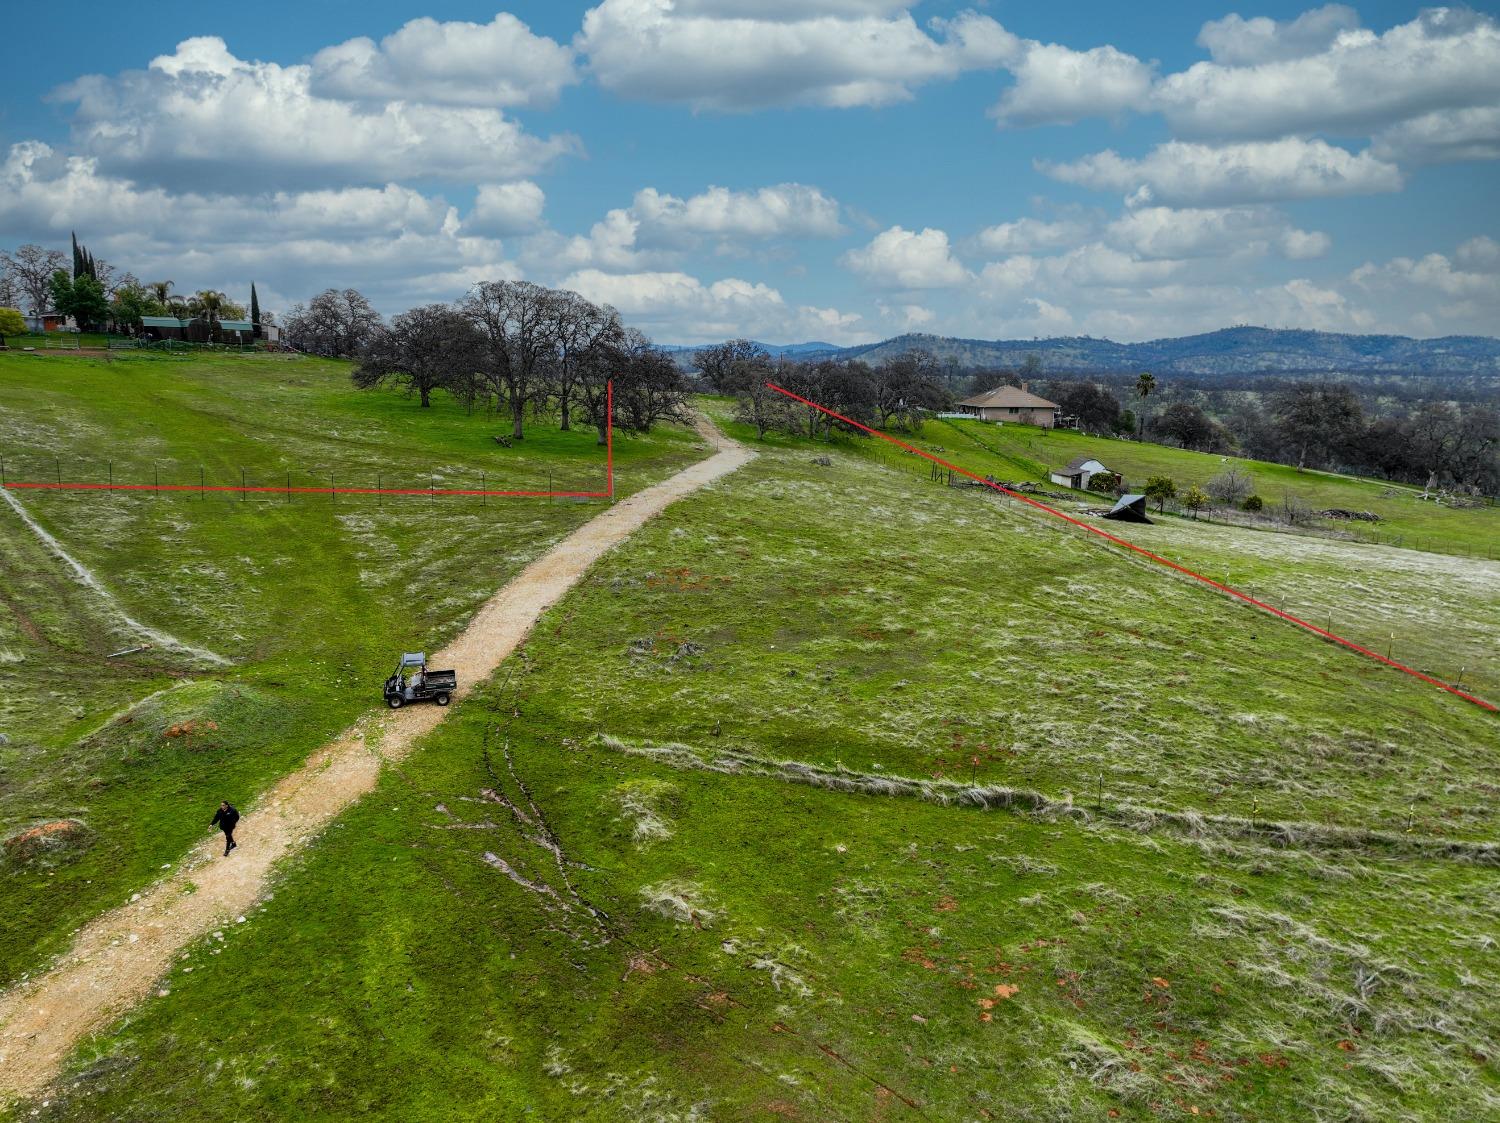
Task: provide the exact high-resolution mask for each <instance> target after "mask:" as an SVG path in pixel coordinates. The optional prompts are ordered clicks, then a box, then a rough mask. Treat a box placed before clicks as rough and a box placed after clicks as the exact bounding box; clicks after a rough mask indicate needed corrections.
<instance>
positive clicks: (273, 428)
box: [0, 355, 702, 980]
mask: <svg viewBox="0 0 1500 1123" xmlns="http://www.w3.org/2000/svg"><path fill="white" fill-rule="evenodd" d="M496 428H497V425H496V424H495V423H494V422H491V421H488V420H486V419H485V418H483V417H478V416H472V417H471V416H467V415H465V414H464V413H463V411H462V410H461V409H459V408H457V407H456V406H455V405H454V404H453V403H451V402H448V401H446V400H445V399H441V398H440V399H439V400H438V401H437V404H436V405H435V406H434V408H432V409H431V410H428V411H422V410H420V409H419V408H418V407H417V405H416V403H415V402H414V401H413V400H410V399H406V398H402V397H400V396H399V395H395V394H386V393H359V392H356V391H354V390H353V389H352V388H351V387H350V386H349V385H348V381H347V367H346V366H345V365H344V364H340V363H334V362H323V361H314V360H287V359H282V358H278V357H269V356H268V357H259V358H239V357H220V358H209V359H203V358H199V359H191V360H189V359H168V358H152V357H141V358H133V359H130V360H117V361H115V362H113V363H108V364H106V363H103V362H101V361H95V360H89V359H83V358H76V357H75V358H67V357H61V356H44V357H43V356H21V355H5V356H0V438H3V444H4V453H3V455H4V456H5V457H6V466H7V471H8V472H9V473H11V474H10V478H11V479H15V478H17V475H18V474H20V471H19V470H20V469H25V468H31V467H35V466H36V464H37V460H38V453H39V452H40V450H43V449H54V448H55V449H58V450H59V454H60V455H62V457H63V465H64V474H65V476H66V477H69V478H95V477H97V478H104V469H103V466H102V465H101V464H100V463H99V461H100V460H102V459H107V458H113V459H114V460H115V478H116V479H117V480H118V479H122V478H132V476H133V477H134V478H141V475H142V473H144V474H145V478H148V479H149V478H150V463H151V460H152V459H157V460H159V461H160V462H161V463H162V465H163V478H164V479H170V478H173V476H174V475H176V476H183V475H186V476H188V477H190V478H191V479H192V480H193V481H194V482H196V477H197V469H196V465H197V464H199V463H203V464H205V465H206V468H205V471H206V474H207V475H208V476H209V478H213V477H215V476H218V477H220V478H224V477H226V476H228V477H232V478H234V479H236V480H237V479H238V475H239V471H238V466H239V465H241V464H245V465H248V466H250V468H251V472H252V478H254V477H255V475H257V474H259V475H265V474H270V473H272V472H273V471H275V470H277V469H278V468H281V467H282V466H284V465H287V464H292V465H297V466H298V467H299V468H304V467H306V466H311V465H316V466H318V467H319V468H328V467H332V468H333V469H334V470H335V471H336V472H337V473H339V475H340V476H341V477H344V478H347V479H351V480H352V479H359V478H360V476H361V475H362V474H364V475H369V476H370V477H371V480H370V482H372V483H373V482H374V469H375V466H376V465H380V466H382V470H383V471H384V472H385V479H386V480H387V481H389V480H390V479H391V477H393V476H394V477H396V478H398V479H402V478H410V479H417V478H421V479H423V480H425V478H426V476H427V473H428V472H429V471H434V472H437V473H439V474H440V475H441V476H442V477H445V478H446V479H448V480H452V481H458V480H463V481H467V480H469V479H470V478H472V479H473V480H474V481H475V482H476V483H477V482H478V480H479V478H480V473H481V472H485V473H487V474H488V479H489V481H490V482H491V485H492V486H494V484H495V482H496V481H498V480H503V481H505V484H507V485H508V484H511V483H517V484H520V485H521V486H527V485H529V484H532V483H534V482H536V481H537V480H538V479H540V480H542V481H543V482H545V479H546V476H547V473H548V472H549V471H551V472H552V473H554V474H555V476H556V477H557V479H558V480H559V481H560V482H561V481H563V480H567V481H569V482H574V483H581V484H584V485H585V486H596V481H598V480H600V479H601V478H602V459H603V458H602V455H601V454H600V451H599V450H598V449H597V448H596V447H595V445H594V438H593V434H592V433H590V432H575V433H571V434H559V433H557V432H555V431H553V430H552V428H551V427H550V426H548V425H544V424H537V425H534V426H533V428H532V429H531V431H530V435H529V436H528V438H527V440H526V441H525V443H524V445H522V446H520V447H518V448H516V449H512V450H507V449H503V448H501V447H500V446H498V445H496V444H495V443H494V442H493V441H491V440H489V434H490V433H492V432H494V431H495V430H496ZM701 444H702V442H701V441H699V440H698V439H697V438H696V437H695V436H693V435H691V434H687V433H685V432H683V431H680V430H678V431H666V430H662V431H659V432H657V433H655V434H653V435H652V436H651V437H650V438H648V439H641V438H632V437H626V438H622V439H620V440H618V441H617V460H618V469H619V486H620V490H621V492H622V493H626V492H628V491H631V490H634V489H636V488H638V487H640V486H643V485H644V484H646V483H649V482H651V481H653V480H655V479H659V478H661V477H663V476H665V475H667V474H668V473H670V472H671V471H672V470H674V469H675V468H677V467H680V466H682V465H683V464H685V463H687V462H689V461H691V460H692V459H694V458H695V457H696V456H698V455H700V451H699V449H700V448H701ZM189 466H191V467H189ZM44 478H45V477H44ZM324 478H325V479H326V477H324ZM440 486H441V483H440ZM19 494H20V495H21V498H22V501H23V502H24V503H25V504H26V505H27V507H28V509H29V510H30V511H31V512H32V513H33V515H34V517H36V518H37V519H38V520H39V521H41V522H42V523H43V524H44V525H45V526H47V527H48V528H49V529H50V530H51V531H52V533H53V534H54V535H56V536H57V537H58V538H59V539H60V540H61V541H62V542H63V543H64V545H65V546H66V547H67V548H68V549H69V550H70V551H72V552H73V553H74V555H75V556H77V557H78V558H79V559H81V560H82V561H83V562H84V563H85V564H86V565H88V566H90V567H91V568H93V569H94V571H95V572H96V573H98V574H100V575H101V576H102V577H103V579H104V580H105V582H106V583H107V584H108V586H109V588H110V590H111V591H112V592H113V593H114V594H116V595H117V596H118V597H119V599H120V600H121V601H122V602H123V604H124V606H125V608H126V609H127V610H128V611H129V612H130V613H131V614H133V615H134V616H135V617H136V618H138V619H140V620H143V621H145V622H146V623H148V624H151V625H153V626H155V627H158V628H163V629H165V630H167V631H169V632H171V633H173V634H175V635H177V636H179V637H180V638H182V639H185V640H187V641H189V642H193V643H196V644H200V645H203V646H205V647H207V648H209V649H211V650H214V651H217V652H219V653H220V654H223V655H225V656H228V657H230V658H231V659H233V660H234V661H235V663H236V666H235V668H234V669H232V670H229V669H225V668H215V667H212V666H209V665H204V664H195V663H193V662H192V661H191V660H184V659H182V658H181V657H177V656H174V654H173V653H172V652H170V651H162V650H158V651H153V652H150V653H147V654H145V655H143V656H133V657H130V658H128V659H123V660H116V661H110V660H106V659H104V658H103V656H105V655H106V654H108V653H109V652H111V651H114V650H118V649H120V648H123V647H125V646H127V645H128V644H129V643H131V642H133V638H132V637H131V636H130V635H129V634H128V633H127V632H125V631H124V630H122V629H120V628H119V627H117V626H116V625H115V624H114V623H113V619H112V617H111V616H110V614H109V613H108V611H107V607H106V606H105V605H104V604H103V603H102V602H101V601H100V599H99V598H98V597H97V596H95V595H93V594H91V593H89V592H88V591H87V590H85V589H83V588H82V587H80V586H79V585H78V584H77V583H75V582H74V581H72V580H71V578H70V576H69V575H67V574H66V573H65V572H64V571H63V570H62V568H61V567H60V565H59V563H58V562H57V561H56V560H55V559H53V558H52V557H51V556H50V555H48V554H47V553H46V552H45V551H44V550H43V549H42V548H41V547H40V546H39V544H38V543H37V542H36V540H35V539H34V537H32V536H31V534H30V532H29V531H27V530H26V529H25V528H24V527H23V526H22V524H21V523H20V521H19V520H18V519H17V518H16V516H15V515H14V514H13V512H11V511H10V509H9V508H0V525H3V526H4V528H5V533H4V534H3V535H0V652H3V654H0V732H3V733H5V734H6V736H7V737H8V738H9V740H10V742H11V743H10V744H9V745H6V746H0V836H8V835H10V834H12V833H13V832H14V831H16V830H18V829H20V828H23V827H25V826H27V825H28V824H30V823H33V822H36V821H41V820H46V819H53V818H60V817H68V816H73V817H78V818H81V819H83V820H84V821H85V823H87V825H88V828H89V830H90V831H91V832H92V833H91V836H90V837H91V845H90V846H89V848H88V849H87V850H86V852H85V853H83V855H82V856H81V857H78V858H77V860H73V861H66V862H60V863H49V862H45V861H42V862H32V863H30V864H29V865H26V866H18V864H17V863H15V862H9V863H7V864H6V865H4V866H3V867H0V980H6V979H9V978H12V977H14V975H15V974H16V972H18V971H20V970H22V969H25V968H27V967H29V966H31V965H33V964H35V963H36V962H37V961H38V960H39V958H40V957H41V956H42V955H44V954H45V953H47V952H50V951H52V950H55V949H56V948H57V947H58V946H59V945H60V942H61V941H62V940H63V939H65V938H66V936H67V934H68V932H70V931H71V930H72V928H74V927H75V926H76V925H77V924H78V923H79V922H80V921H81V920H83V919H84V918H86V917H88V916H89V915H92V914H93V913H95V912H97V911H99V910H100V909H101V908H104V907H107V906H109V905H113V904H116V903H118V902H119V901H120V900H122V899H123V898H124V897H125V896H127V895H128V894H129V892H130V891H131V890H132V889H134V888H138V887H139V886H140V885H142V884H143V883H145V882H146V881H148V880H149V878H150V877H151V876H153V873H154V871H158V870H159V869H160V868H161V867H162V865H163V864H164V863H168V862H172V861H174V860H175V859H176V858H178V857H179V856H180V855H181V853H182V852H183V851H184V849H185V848H186V847H187V846H188V845H190V844H191V842H192V841H193V840H194V839H196V838H197V837H199V836H201V834H202V832H203V830H204V828H205V824H206V823H207V820H208V816H209V814H210V813H211V811H212V807H213V805H214V804H215V803H216V801H217V800H218V799H219V798H221V796H227V797H228V798H231V799H234V800H236V801H243V802H244V803H246V804H249V803H253V800H254V796H255V793H256V792H257V791H258V790H259V789H260V788H262V787H263V786H264V785H265V784H266V783H267V782H269V781H270V780H272V779H274V778H276V777H277V776H279V775H281V774H283V773H284V772H286V771H287V770H289V769H290V768H292V767H294V766H295V764H296V763H298V762H299V761H300V760H301V759H302V758H303V757H304V756H305V755H306V753H307V752H308V751H310V750H311V749H312V748H314V747H316V746H317V745H319V744H321V743H322V742H323V741H324V740H325V739H326V738H327V737H328V736H329V735H330V734H331V733H333V732H336V731H337V730H338V729H339V728H341V727H342V726H343V725H344V724H345V723H346V722H347V721H349V720H350V719H351V718H352V717H353V716H354V715H355V714H356V713H358V712H359V711H361V710H362V709H364V708H366V707H368V706H369V705H371V704H372V703H373V702H376V701H378V698H377V693H376V692H377V690H378V686H379V683H380V680H381V679H382V678H383V677H384V675H385V674H386V673H387V672H388V670H389V667H388V666H387V664H388V663H389V662H390V661H391V660H392V658H393V654H394V653H395V652H398V651H401V650H418V649H423V648H427V649H430V648H433V647H436V646H438V645H440V644H441V643H442V642H443V640H445V639H446V638H447V637H449V636H451V635H452V634H453V633H454V632H455V631H456V630H457V628H458V627H460V626H461V624H462V623H463V621H464V620H465V619H466V618H467V617H468V615H469V613H470V612H471V611H472V610H473V609H474V607H475V606H477V605H478V604H479V603H480V602H481V601H482V600H483V599H484V598H485V597H486V596H488V595H489V594H490V593H491V592H493V591H494V590H495V589H496V588H497V587H499V585H501V584H502V583H503V582H504V581H505V580H506V579H507V578H508V577H509V576H510V575H511V574H512V573H514V572H515V571H516V570H518V569H519V568H520V567H521V566H522V565H524V564H525V562H526V561H528V560H529V559H530V558H532V557H534V556H535V555H536V554H538V553H539V552H540V551H542V550H543V549H545V548H546V547H547V546H548V545H550V544H551V543H552V542H554V541H556V540H557V539H558V538H560V537H561V536H562V535H564V534H566V533H567V532H568V531H569V530H570V529H572V528H573V527H575V526H577V525H578V524H579V523H581V522H582V521H584V520H585V519H587V518H589V517H591V516H592V515H594V514H596V513H597V512H598V511H599V509H600V505H599V504H598V503H569V502H548V501H544V500H490V501H489V502H488V503H487V504H484V505H481V502H480V501H479V500H477V499H465V498H457V499H455V498H449V499H442V500H438V501H436V502H432V501H429V500H427V499H425V498H411V499H398V500H392V499H386V500H384V501H382V502H379V503H377V501H376V500H375V499H373V498H348V497H341V498H340V499H339V500H338V502H337V503H335V502H333V501H331V500H330V499H328V498H327V497H313V498H304V499H295V500H293V501H292V502H290V503H288V502H286V501H284V500H282V499H277V498H272V499H269V500H260V501H253V500H252V501H250V502H241V501H240V500H239V499H238V497H235V496H231V497H228V498H223V497H210V498H208V499H200V498H198V497H186V496H172V495H162V496H160V497H157V496H131V495H119V494H115V495H100V494H92V493H71V494H57V493H52V494H48V493H35V492H22V493H19ZM160 690H166V691H167V692H166V693H165V694H162V695H161V696H159V697H157V698H154V699H151V700H150V701H147V702H146V703H145V704H144V705H143V706H141V707H139V708H138V709H137V710H134V711H132V712H131V713H130V714H129V720H128V723H127V724H118V723H112V724H111V723H109V719H110V717H111V715H113V714H116V713H118V712H120V711H123V710H125V709H126V708H127V707H129V706H131V705H132V703H135V702H137V701H139V700H140V699H143V698H146V697H147V696H148V695H151V694H153V693H154V692H156V691H160ZM193 719H196V720H199V721H201V722H203V723H208V722H214V723H215V724H216V725H217V726H218V728H217V730H209V729H207V728H206V725H205V728H204V730H203V731H202V732H201V733H200V734H198V735H196V736H194V737H191V738H186V739H182V738H178V739H171V738H166V737H163V735H162V734H163V731H164V730H166V729H168V728H169V727H170V726H171V725H173V724H175V723H179V722H181V721H184V720H193Z"/></svg>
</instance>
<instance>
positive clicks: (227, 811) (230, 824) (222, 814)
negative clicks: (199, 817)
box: [208, 804, 240, 832]
mask: <svg viewBox="0 0 1500 1123" xmlns="http://www.w3.org/2000/svg"><path fill="white" fill-rule="evenodd" d="M239 821H240V813H239V812H238V811H236V810H235V809H234V806H233V805H232V804H231V805H230V806H228V807H221V808H219V809H218V810H217V811H215V812H214V817H213V819H212V820H210V821H209V824H208V825H209V826H211V827H218V828H220V829H221V830H224V831H226V832H227V831H232V830H234V825H235V824H236V823H238V822H239Z"/></svg>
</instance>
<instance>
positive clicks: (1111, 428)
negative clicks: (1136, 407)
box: [1051, 382, 1120, 433]
mask: <svg viewBox="0 0 1500 1123" xmlns="http://www.w3.org/2000/svg"><path fill="white" fill-rule="evenodd" d="M1051 393H1052V395H1053V397H1054V398H1056V400H1057V404H1058V406H1059V407H1061V409H1062V412H1063V413H1064V414H1066V415H1067V416H1069V417H1076V418H1077V419H1078V428H1079V429H1081V430H1082V431H1083V432H1085V433H1114V432H1117V431H1118V430H1119V428H1120V400H1119V399H1118V398H1116V397H1115V396H1114V395H1113V394H1111V393H1110V392H1109V391H1108V390H1106V389H1105V388H1104V387H1102V386H1098V385H1096V384H1095V383H1092V382H1065V383H1061V384H1059V386H1057V387H1056V388H1054V389H1053V390H1052V391H1051Z"/></svg>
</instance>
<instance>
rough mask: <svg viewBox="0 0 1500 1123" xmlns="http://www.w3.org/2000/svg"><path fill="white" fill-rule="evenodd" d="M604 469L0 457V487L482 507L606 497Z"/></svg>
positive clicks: (190, 497) (164, 496)
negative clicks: (531, 500)
mask: <svg viewBox="0 0 1500 1123" xmlns="http://www.w3.org/2000/svg"><path fill="white" fill-rule="evenodd" d="M603 468H604V466H603V465H600V466H599V467H598V468H597V469H595V470H594V471H592V472H590V471H588V469H586V468H585V467H583V466H577V467H572V466H570V467H569V468H567V469H558V468H553V469H533V470H530V471H527V470H524V469H523V470H521V471H519V472H506V473H503V474H502V473H492V472H489V471H487V470H485V469H476V468H473V467H470V466H467V465H439V466H434V467H432V468H428V469H422V468H418V467H414V466H412V465H409V464H392V465H385V466H378V465H377V466H372V465H368V464H361V465H345V466H340V467H331V468H322V467H318V468H309V467H302V466H295V467H294V466H288V465H284V464H283V465H275V466H272V465H265V464H261V465H235V466H226V465H214V466H209V465H207V464H203V463H190V462H184V461H181V460H172V459H162V460H153V461H151V462H150V463H144V462H141V461H124V460H114V459H110V458H101V457H80V456H62V455H56V456H45V455H39V454H34V453H20V454H17V453H15V452H10V453H6V454H5V455H3V456H0V487H4V488H7V489H8V490H10V491H12V492H13V493H16V494H23V493H27V492H31V493H50V494H54V495H56V494H67V495H72V496H77V497H83V496H92V497H98V496H100V495H101V494H106V495H112V496H134V497H136V498H148V499H169V498H176V499H178V500H185V501H196V502H202V503H208V502H221V503H222V502H232V503H282V504H290V503H299V502H301V503H307V502H324V503H332V504H338V503H355V502H359V503H367V504H371V505H374V506H383V505H385V504H387V503H400V502H402V501H408V502H409V501H412V500H422V499H425V500H427V501H429V502H436V501H438V500H444V501H448V502H452V501H454V500H460V499H471V500H473V501H474V502H477V503H479V504H481V505H485V504H487V503H488V502H489V501H490V500H492V499H493V500H500V499H507V498H512V499H513V498H538V499H548V498H550V499H607V498H609V497H610V495H611V487H610V483H609V480H608V478H607V476H606V474H605V472H604V470H603Z"/></svg>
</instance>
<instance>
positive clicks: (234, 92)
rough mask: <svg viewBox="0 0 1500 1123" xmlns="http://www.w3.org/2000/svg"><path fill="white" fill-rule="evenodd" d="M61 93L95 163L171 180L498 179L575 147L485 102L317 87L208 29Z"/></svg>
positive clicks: (180, 183) (222, 185) (218, 183)
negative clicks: (381, 97)
mask: <svg viewBox="0 0 1500 1123" xmlns="http://www.w3.org/2000/svg"><path fill="white" fill-rule="evenodd" d="M59 97H60V98H61V99H62V100H65V101H73V102H76V103H77V110H76V112H75V113H74V117H73V135H74V138H75V140H76V142H77V144H78V145H79V147H80V148H81V149H82V151H83V153H84V154H86V155H89V156H94V157H97V158H98V160H99V164H100V167H101V168H103V169H104V170H106V171H110V172H116V173H124V174H128V175H130V176H132V177H134V178H136V179H141V180H146V181H150V182H157V183H163V184H170V185H172V186H174V187H176V188H179V189H182V188H201V189H217V190H224V191H232V190H244V189H246V188H247V187H256V186H282V187H291V186H328V185H330V184H345V183H384V182H387V181H390V180H393V179H402V178H407V177H415V176H423V177H429V178H431V177H436V178H450V179H463V180H469V181H470V182H475V181H477V182H497V181H504V180H508V179H512V178H515V177H517V176H524V175H528V174H531V173H534V172H536V171H539V170H541V169H542V168H544V167H546V166H548V165H549V164H551V163H552V162H553V161H554V160H555V159H557V158H558V157H559V156H561V155H563V154H566V153H570V152H573V151H576V150H577V148H578V142H577V141H576V139H574V138H572V137H569V136H558V137H552V138H548V139H545V140H544V139H540V138H538V137H534V136H531V135H530V134H529V133H527V132H525V131H524V130H523V129H522V128H521V127H520V126H519V125H517V124H516V123H515V122H513V121H511V120H509V119H508V118H506V117H505V116H504V115H503V114H502V113H501V112H500V111H499V110H498V109H493V108H477V107H470V108H460V107H447V106H431V105H423V104H419V103H415V102H408V101H400V100H397V101H390V102H386V103H383V104H379V103H376V104H364V105H356V104H355V103H352V102H348V101H341V100H337V99H333V98H326V97H320V96H318V95H317V94H315V93H313V91H312V88H311V69H310V68H309V67H307V66H280V65H278V64H276V63H270V62H250V61H245V60H242V59H238V58H236V57H235V56H234V55H232V54H231V53H230V52H229V50H228V48H227V47H226V46H225V43H224V41H223V40H222V39H219V38H217V37H214V36H205V37H201V38H197V39H188V40H185V41H184V42H182V43H180V44H179V45H178V47H177V50H176V51H175V52H174V53H173V54H170V55H163V56H161V57H159V58H156V59H154V60H152V62H151V65H150V67H149V68H148V69H146V70H144V71H127V72H125V73H123V74H120V75H119V76H117V77H114V78H109V77H103V76H99V75H94V76H90V77H86V78H82V79H79V80H78V81H76V82H73V83H72V84H70V85H69V86H67V87H65V88H64V89H63V90H62V91H61V92H60V94H59Z"/></svg>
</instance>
